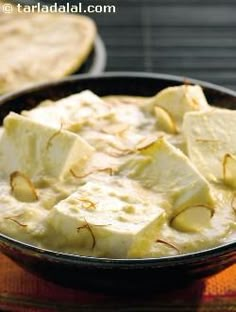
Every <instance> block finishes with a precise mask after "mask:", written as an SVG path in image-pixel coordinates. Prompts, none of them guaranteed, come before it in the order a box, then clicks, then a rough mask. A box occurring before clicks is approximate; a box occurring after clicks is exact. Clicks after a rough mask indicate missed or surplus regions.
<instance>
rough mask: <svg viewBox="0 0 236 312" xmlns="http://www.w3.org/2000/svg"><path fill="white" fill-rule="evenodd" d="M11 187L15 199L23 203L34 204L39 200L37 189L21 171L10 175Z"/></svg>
mask: <svg viewBox="0 0 236 312" xmlns="http://www.w3.org/2000/svg"><path fill="white" fill-rule="evenodd" d="M10 186H11V191H12V194H13V195H14V197H15V198H16V199H17V200H19V201H22V202H34V201H37V200H38V195H37V192H36V189H35V187H34V185H33V183H32V182H31V180H30V179H29V178H28V177H27V176H26V175H25V174H24V173H21V172H19V171H14V172H13V173H12V174H11V175H10Z"/></svg>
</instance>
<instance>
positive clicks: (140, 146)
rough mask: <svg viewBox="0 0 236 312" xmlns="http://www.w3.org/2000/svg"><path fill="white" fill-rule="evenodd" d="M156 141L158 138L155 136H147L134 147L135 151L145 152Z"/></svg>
mask: <svg viewBox="0 0 236 312" xmlns="http://www.w3.org/2000/svg"><path fill="white" fill-rule="evenodd" d="M159 138H160V137H159ZM157 139H158V137H157V135H156V134H154V135H149V136H147V137H145V138H144V139H142V140H141V141H139V143H138V144H137V145H136V150H137V151H142V150H145V149H146V148H148V147H150V146H151V145H153V144H154V143H155V142H156V141H157Z"/></svg>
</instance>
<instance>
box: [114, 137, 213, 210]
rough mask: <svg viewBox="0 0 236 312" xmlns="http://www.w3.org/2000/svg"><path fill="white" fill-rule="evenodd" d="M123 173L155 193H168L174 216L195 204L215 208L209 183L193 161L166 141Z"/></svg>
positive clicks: (153, 146) (125, 167)
mask: <svg viewBox="0 0 236 312" xmlns="http://www.w3.org/2000/svg"><path fill="white" fill-rule="evenodd" d="M120 171H121V173H122V174H123V175H126V176H129V177H130V178H133V179H135V180H138V181H140V183H141V184H142V185H144V186H145V187H147V188H150V189H152V190H154V191H155V192H156V193H162V194H166V196H167V198H168V200H169V201H170V203H171V205H172V215H176V214H178V213H179V212H180V211H182V210H183V209H185V208H187V207H191V206H195V205H206V206H209V207H213V198H212V196H211V191H210V186H209V184H208V182H207V181H206V180H205V178H204V177H203V176H202V175H201V173H200V172H199V171H198V170H197V169H196V168H195V166H194V165H193V164H192V163H191V161H190V160H189V159H188V158H187V157H186V156H185V155H184V154H183V153H182V152H181V151H180V150H179V149H177V148H176V147H174V146H173V145H172V144H170V143H168V142H167V141H166V140H165V139H164V138H160V139H158V140H157V141H155V142H154V143H153V144H151V145H149V146H147V147H146V148H144V149H142V150H140V151H139V152H138V153H137V154H136V155H135V156H132V158H130V159H129V160H128V161H127V162H126V163H125V164H124V165H122V166H121V168H120Z"/></svg>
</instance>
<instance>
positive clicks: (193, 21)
mask: <svg viewBox="0 0 236 312" xmlns="http://www.w3.org/2000/svg"><path fill="white" fill-rule="evenodd" d="M67 1H68V0H64V1H60V0H58V1H56V2H58V3H59V4H64V3H66V2H67ZM29 2H30V1H24V3H29ZM41 2H42V1H41ZM52 2H53V3H54V2H55V1H48V3H52ZM78 2H79V0H77V1H75V0H74V1H70V3H71V4H78ZM81 2H82V3H84V4H86V5H89V4H93V5H96V4H100V5H107V4H111V5H112V4H113V5H115V6H116V13H115V14H104V13H103V14H89V16H90V17H91V18H93V19H94V20H95V21H96V23H97V26H98V30H99V33H100V35H101V37H102V39H103V41H104V42H105V45H106V48H107V53H108V60H107V66H106V70H107V71H145V72H161V73H168V74H176V75H181V76H186V77H192V78H198V79H202V80H207V81H210V82H213V83H216V84H220V85H223V86H226V87H229V88H232V89H234V90H236V1H235V0H109V1H103V0H82V1H81ZM42 3H43V2H42ZM44 3H46V1H44Z"/></svg>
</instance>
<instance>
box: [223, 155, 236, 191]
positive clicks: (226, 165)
mask: <svg viewBox="0 0 236 312" xmlns="http://www.w3.org/2000/svg"><path fill="white" fill-rule="evenodd" d="M223 180H224V183H225V184H226V185H229V186H231V187H233V188H236V157H235V156H234V155H232V154H225V156H224V158H223Z"/></svg>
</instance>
